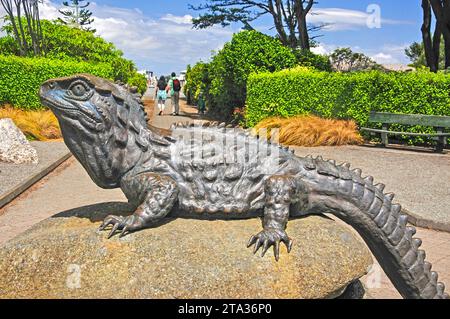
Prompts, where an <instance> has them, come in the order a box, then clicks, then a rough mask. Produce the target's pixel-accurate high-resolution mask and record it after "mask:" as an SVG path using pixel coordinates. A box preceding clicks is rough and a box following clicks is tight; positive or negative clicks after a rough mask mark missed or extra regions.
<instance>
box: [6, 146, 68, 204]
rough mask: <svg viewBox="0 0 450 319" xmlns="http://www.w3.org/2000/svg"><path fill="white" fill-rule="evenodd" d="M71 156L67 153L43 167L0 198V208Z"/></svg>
mask: <svg viewBox="0 0 450 319" xmlns="http://www.w3.org/2000/svg"><path fill="white" fill-rule="evenodd" d="M71 156H72V153H70V152H67V154H65V155H63V156H61V157H60V158H59V159H58V160H56V161H54V162H53V163H51V164H49V165H48V166H47V167H44V168H43V169H42V170H41V171H40V172H38V173H36V174H34V175H33V176H31V177H29V178H27V179H26V180H25V181H24V182H22V183H20V184H19V185H17V186H16V187H14V188H13V189H12V190H10V191H9V192H7V193H6V194H5V195H2V196H0V208H3V207H4V206H6V205H7V204H9V203H11V202H12V201H13V200H14V199H15V198H16V197H17V196H19V195H20V194H22V193H23V192H25V191H26V190H27V189H28V188H30V187H31V186H33V185H34V184H36V183H37V182H39V181H40V180H41V179H42V178H44V177H45V176H47V175H48V174H50V173H51V172H52V171H53V170H55V169H56V168H57V167H58V166H60V165H61V164H62V163H64V162H65V161H67V160H68V159H69V158H70V157H71Z"/></svg>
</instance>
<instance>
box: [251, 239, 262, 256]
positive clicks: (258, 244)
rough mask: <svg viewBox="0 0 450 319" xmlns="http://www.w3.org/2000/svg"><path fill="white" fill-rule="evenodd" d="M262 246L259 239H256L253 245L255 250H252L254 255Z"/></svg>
mask: <svg viewBox="0 0 450 319" xmlns="http://www.w3.org/2000/svg"><path fill="white" fill-rule="evenodd" d="M262 244H263V243H262V240H261V238H258V240H257V241H256V244H255V249H253V253H254V254H256V253H257V252H258V250H259V248H260V247H261V246H262Z"/></svg>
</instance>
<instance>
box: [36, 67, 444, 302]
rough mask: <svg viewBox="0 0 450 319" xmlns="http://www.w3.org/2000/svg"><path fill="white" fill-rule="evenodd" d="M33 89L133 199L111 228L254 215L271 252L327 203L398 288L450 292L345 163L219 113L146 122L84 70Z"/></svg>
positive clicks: (397, 213)
mask: <svg viewBox="0 0 450 319" xmlns="http://www.w3.org/2000/svg"><path fill="white" fill-rule="evenodd" d="M40 96H41V100H42V102H43V104H45V105H47V106H48V107H50V108H51V109H52V110H53V112H54V113H55V115H56V116H57V117H58V120H59V122H60V125H61V129H62V133H63V136H64V140H65V142H66V144H67V146H68V147H69V148H70V150H71V151H72V153H73V154H74V156H75V157H76V158H77V159H78V160H79V161H80V163H81V164H82V165H83V167H84V168H85V169H86V171H87V172H88V173H89V175H90V177H91V178H92V180H93V181H94V182H95V183H96V184H97V185H98V186H100V187H103V188H119V187H120V188H121V189H122V191H123V192H124V194H125V195H126V196H127V198H128V200H129V202H130V203H131V204H133V205H134V206H135V207H136V209H135V211H134V213H133V214H132V215H130V216H128V217H117V216H109V217H107V218H106V219H105V221H104V222H103V225H102V227H101V229H102V230H104V229H106V228H108V227H111V228H112V229H111V231H110V233H109V237H111V236H114V235H115V234H116V233H118V232H119V233H120V236H124V235H126V234H127V233H128V232H133V231H137V230H140V229H143V228H146V227H151V226H157V225H158V223H159V222H160V221H161V220H162V219H163V218H164V217H166V216H168V215H172V216H178V217H189V218H203V219H239V218H241V219H242V218H256V217H262V220H263V223H262V224H263V225H262V226H263V230H262V231H261V232H260V233H259V234H256V235H254V236H252V237H251V238H250V241H249V243H248V247H251V246H254V252H255V253H256V252H257V251H258V250H260V249H261V252H262V256H264V254H265V253H266V252H267V250H268V249H269V248H270V247H273V249H274V255H275V258H276V259H277V260H278V259H279V254H280V253H279V251H280V244H285V245H286V246H287V248H288V251H290V250H291V249H292V240H291V239H290V238H289V236H288V235H287V233H286V227H287V223H288V220H289V218H290V217H299V216H305V215H308V214H322V213H332V214H334V215H336V216H337V217H339V218H340V219H342V220H344V221H345V222H347V223H348V224H349V225H351V226H353V227H354V228H355V229H356V230H357V231H358V232H359V233H360V234H361V236H362V237H363V239H364V240H365V241H366V243H367V245H368V246H369V248H370V249H371V250H372V252H373V253H374V255H375V256H376V258H377V259H378V260H379V262H380V264H381V265H382V267H383V268H384V270H385V272H386V273H387V275H388V276H389V278H390V279H391V281H392V282H393V284H394V285H395V286H396V288H397V289H398V290H399V292H400V293H401V294H402V295H403V296H404V297H405V298H448V295H447V294H446V293H445V291H444V290H445V287H444V285H443V284H442V283H439V282H438V281H437V274H436V273H435V272H432V271H431V264H430V263H428V262H426V261H425V252H424V251H422V250H419V247H420V245H421V241H420V240H419V239H415V238H413V235H414V234H415V229H414V228H413V227H409V226H407V216H405V215H403V214H402V213H401V206H400V205H398V204H394V203H393V198H394V195H393V194H384V193H383V190H384V185H382V184H378V185H374V183H373V178H372V177H366V178H363V177H362V175H361V171H360V170H358V169H355V170H350V165H349V164H345V163H344V164H342V165H336V163H335V162H334V161H324V160H323V159H322V158H312V157H307V158H299V157H297V156H295V155H294V154H293V153H292V152H291V151H289V150H288V149H285V148H282V147H280V146H278V145H272V144H268V143H267V142H265V141H263V140H261V139H258V138H256V137H253V136H251V135H250V134H249V133H248V132H246V131H243V130H241V129H237V128H229V129H227V128H226V127H225V125H223V124H218V123H212V124H204V125H199V126H197V125H183V124H178V125H174V126H173V127H172V128H171V130H170V131H167V132H161V131H158V129H156V128H153V127H151V126H148V125H147V120H146V114H145V112H144V109H143V106H142V103H141V102H140V99H139V96H137V95H136V94H133V93H131V92H129V90H127V89H126V88H124V87H122V86H119V85H116V84H114V83H111V82H109V81H107V80H104V79H100V78H97V77H94V76H91V75H87V74H81V75H77V76H73V77H70V78H61V79H54V80H49V81H47V82H46V83H44V84H43V85H42V87H41V91H40ZM230 141H231V142H230Z"/></svg>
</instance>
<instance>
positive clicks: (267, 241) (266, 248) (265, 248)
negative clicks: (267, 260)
mask: <svg viewBox="0 0 450 319" xmlns="http://www.w3.org/2000/svg"><path fill="white" fill-rule="evenodd" d="M269 247H270V244H269V240H268V239H266V241H265V242H264V247H263V249H262V251H261V257H264V256H265V254H266V252H267V251H268V250H269Z"/></svg>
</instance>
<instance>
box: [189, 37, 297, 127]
mask: <svg viewBox="0 0 450 319" xmlns="http://www.w3.org/2000/svg"><path fill="white" fill-rule="evenodd" d="M296 63H297V62H296V58H295V56H294V54H293V53H292V51H291V49H289V48H287V47H285V46H283V45H282V44H281V42H280V41H279V40H278V39H275V38H273V37H270V36H267V35H264V34H262V33H260V32H257V31H242V32H239V33H236V34H235V35H234V36H233V38H232V40H231V41H230V42H228V43H226V44H225V45H224V47H223V49H222V50H220V51H219V52H218V53H217V54H216V55H215V56H214V57H213V58H212V60H211V62H210V63H208V67H207V70H208V81H211V84H210V86H209V82H207V83H205V84H208V85H205V86H206V87H207V89H206V92H204V93H205V96H206V104H207V107H208V110H209V113H210V114H211V115H213V116H215V117H218V118H220V119H221V120H224V121H228V120H230V118H231V116H232V113H233V111H234V109H235V108H242V107H244V105H245V100H246V93H247V92H246V86H247V78H248V76H249V75H250V73H252V72H274V71H279V70H282V69H285V68H289V67H293V66H295V65H296ZM200 68H201V67H199V69H200ZM193 69H195V67H194V68H193ZM202 75H203V73H202V72H200V74H199V77H202ZM191 76H192V74H191ZM208 86H209V87H208ZM199 87H200V86H197V88H196V90H198V88H199Z"/></svg>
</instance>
